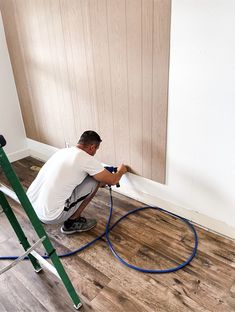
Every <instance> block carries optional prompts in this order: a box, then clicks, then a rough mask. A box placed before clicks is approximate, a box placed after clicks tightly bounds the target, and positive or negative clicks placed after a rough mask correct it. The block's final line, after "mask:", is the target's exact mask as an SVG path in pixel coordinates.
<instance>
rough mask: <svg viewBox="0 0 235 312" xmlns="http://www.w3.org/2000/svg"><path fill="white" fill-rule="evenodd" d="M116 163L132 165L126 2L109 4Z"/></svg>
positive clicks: (110, 2)
mask: <svg viewBox="0 0 235 312" xmlns="http://www.w3.org/2000/svg"><path fill="white" fill-rule="evenodd" d="M107 12H108V35H109V36H108V41H109V53H110V67H111V90H112V103H113V122H114V144H115V153H116V161H117V162H118V163H120V162H125V163H127V164H130V127H129V112H128V111H129V107H128V90H127V42H126V41H127V34H126V6H125V1H122V0H110V1H107Z"/></svg>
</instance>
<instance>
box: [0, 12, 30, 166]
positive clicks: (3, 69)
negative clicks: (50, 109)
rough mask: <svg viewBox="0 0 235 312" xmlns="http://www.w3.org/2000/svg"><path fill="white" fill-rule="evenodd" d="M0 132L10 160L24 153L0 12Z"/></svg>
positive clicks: (24, 137) (19, 118)
mask: <svg viewBox="0 0 235 312" xmlns="http://www.w3.org/2000/svg"><path fill="white" fill-rule="evenodd" d="M0 134H2V135H4V137H5V139H6V140H7V145H6V147H5V148H4V150H5V152H6V153H7V154H8V156H9V158H10V160H11V161H13V160H16V159H17V158H19V157H22V156H24V155H25V153H26V147H27V142H26V135H25V129H24V125H23V120H22V115H21V111H20V105H19V100H18V96H17V92H16V87H15V82H14V77H13V72H12V68H11V63H10V59H9V54H8V49H7V45H6V39H5V33H4V28H3V23H2V16H1V13H0Z"/></svg>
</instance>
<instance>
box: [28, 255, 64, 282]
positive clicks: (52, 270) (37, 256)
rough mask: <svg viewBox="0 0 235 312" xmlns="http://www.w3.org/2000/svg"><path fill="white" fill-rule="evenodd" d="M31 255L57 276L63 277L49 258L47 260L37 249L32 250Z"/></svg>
mask: <svg viewBox="0 0 235 312" xmlns="http://www.w3.org/2000/svg"><path fill="white" fill-rule="evenodd" d="M31 255H32V256H34V257H35V258H36V259H37V260H38V261H39V263H40V264H41V265H42V266H43V267H44V268H46V269H47V270H49V271H50V272H51V273H53V274H54V275H55V276H57V277H58V278H59V279H61V278H60V276H59V274H58V272H57V270H56V269H55V267H54V266H53V265H52V264H50V263H49V262H48V261H47V260H45V259H44V258H43V257H42V256H41V255H39V254H38V253H37V252H36V251H35V250H33V251H32V252H31Z"/></svg>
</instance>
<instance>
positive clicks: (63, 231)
mask: <svg viewBox="0 0 235 312" xmlns="http://www.w3.org/2000/svg"><path fill="white" fill-rule="evenodd" d="M95 226H96V224H94V225H93V226H91V227H90V228H89V229H86V230H73V231H65V230H63V227H62V228H61V229H60V231H61V233H63V234H74V233H82V232H87V231H90V230H91V229H93V228H94V227H95Z"/></svg>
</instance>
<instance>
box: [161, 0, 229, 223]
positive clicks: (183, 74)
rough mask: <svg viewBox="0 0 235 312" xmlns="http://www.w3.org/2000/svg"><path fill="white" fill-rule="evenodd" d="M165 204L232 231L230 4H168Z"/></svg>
mask: <svg viewBox="0 0 235 312" xmlns="http://www.w3.org/2000/svg"><path fill="white" fill-rule="evenodd" d="M171 29H172V36H171V64H170V93H169V120H168V177H167V184H168V185H167V187H166V192H167V197H168V198H169V199H170V200H171V201H173V202H175V203H178V204H180V205H182V206H184V207H185V208H188V209H192V210H196V211H199V212H201V213H204V214H206V215H208V216H212V217H214V218H216V219H218V220H222V221H224V222H226V223H228V224H230V225H232V226H234V227H235V33H234V30H235V1H234V0H226V1H224V0H206V1H205V0H173V7H172V28H171Z"/></svg>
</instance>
